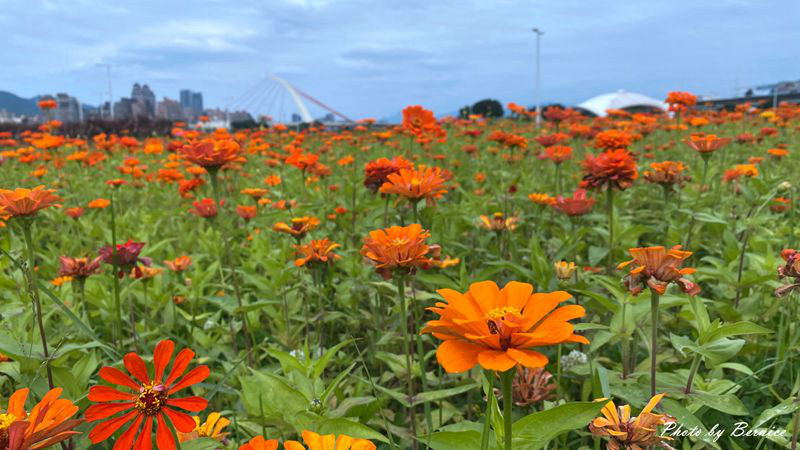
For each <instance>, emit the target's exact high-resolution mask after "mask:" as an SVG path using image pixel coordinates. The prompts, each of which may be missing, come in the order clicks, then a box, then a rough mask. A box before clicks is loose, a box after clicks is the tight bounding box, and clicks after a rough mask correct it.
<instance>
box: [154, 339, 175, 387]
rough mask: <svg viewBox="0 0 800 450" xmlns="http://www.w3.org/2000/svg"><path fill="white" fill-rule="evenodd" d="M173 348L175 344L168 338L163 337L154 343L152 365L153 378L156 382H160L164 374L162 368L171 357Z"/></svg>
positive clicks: (163, 368)
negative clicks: (153, 367)
mask: <svg viewBox="0 0 800 450" xmlns="http://www.w3.org/2000/svg"><path fill="white" fill-rule="evenodd" d="M174 349H175V344H174V343H173V342H172V341H170V340H169V339H164V340H163V341H161V342H159V343H158V345H156V349H155V351H154V352H153V365H154V366H155V369H156V372H155V379H156V383H160V382H161V377H162V376H164V370H165V369H166V368H167V365H168V364H169V360H170V359H172V351H173V350H174Z"/></svg>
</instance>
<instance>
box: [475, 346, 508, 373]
mask: <svg viewBox="0 0 800 450" xmlns="http://www.w3.org/2000/svg"><path fill="white" fill-rule="evenodd" d="M478 362H479V363H480V365H481V367H483V368H484V369H488V370H494V371H496V372H505V371H506V370H509V369H511V368H512V367H514V366H516V365H517V362H516V361H515V360H513V359H511V357H510V356H508V355H507V354H506V352H504V351H501V350H484V351H482V352H480V353H478Z"/></svg>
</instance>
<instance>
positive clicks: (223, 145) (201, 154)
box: [180, 139, 239, 169]
mask: <svg viewBox="0 0 800 450" xmlns="http://www.w3.org/2000/svg"><path fill="white" fill-rule="evenodd" d="M180 152H181V154H182V155H183V157H184V158H186V159H187V160H189V161H191V162H193V163H195V164H197V165H198V166H201V167H204V168H206V169H219V168H220V167H222V166H224V165H225V164H227V163H229V162H231V161H234V160H236V159H237V158H239V144H237V143H236V141H234V140H232V139H203V140H202V141H197V142H192V143H191V144H190V145H187V146H185V147H182V148H181V149H180Z"/></svg>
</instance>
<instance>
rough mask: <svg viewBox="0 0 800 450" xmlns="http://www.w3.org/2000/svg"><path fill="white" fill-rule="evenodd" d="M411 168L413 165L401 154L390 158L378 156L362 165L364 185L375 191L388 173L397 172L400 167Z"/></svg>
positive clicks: (384, 180)
mask: <svg viewBox="0 0 800 450" xmlns="http://www.w3.org/2000/svg"><path fill="white" fill-rule="evenodd" d="M413 168H414V165H413V164H412V163H411V162H410V161H408V160H407V159H405V158H403V157H402V156H395V157H394V158H392V159H391V160H390V159H388V158H378V159H376V160H375V161H370V162H368V163H367V164H365V165H364V186H366V187H367V189H369V190H371V191H372V192H377V191H378V189H379V188H380V187H381V186H382V185H383V183H385V182H386V180H387V177H388V176H389V175H390V174H393V173H396V172H399V171H400V170H401V169H413Z"/></svg>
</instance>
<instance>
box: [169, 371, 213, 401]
mask: <svg viewBox="0 0 800 450" xmlns="http://www.w3.org/2000/svg"><path fill="white" fill-rule="evenodd" d="M210 373H211V371H210V370H209V369H208V366H198V367H195V368H194V369H192V370H191V371H189V373H187V374H186V376H185V377H183V378H182V379H181V381H179V382H178V383H177V384H175V386H172V388H170V390H169V394H170V395H172V394H174V393H175V392H178V391H180V390H181V389H183V388H186V387H189V386H192V385H194V384H197V383H199V382H201V381H203V380H205V379H206V378H208V375H209V374H210Z"/></svg>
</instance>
